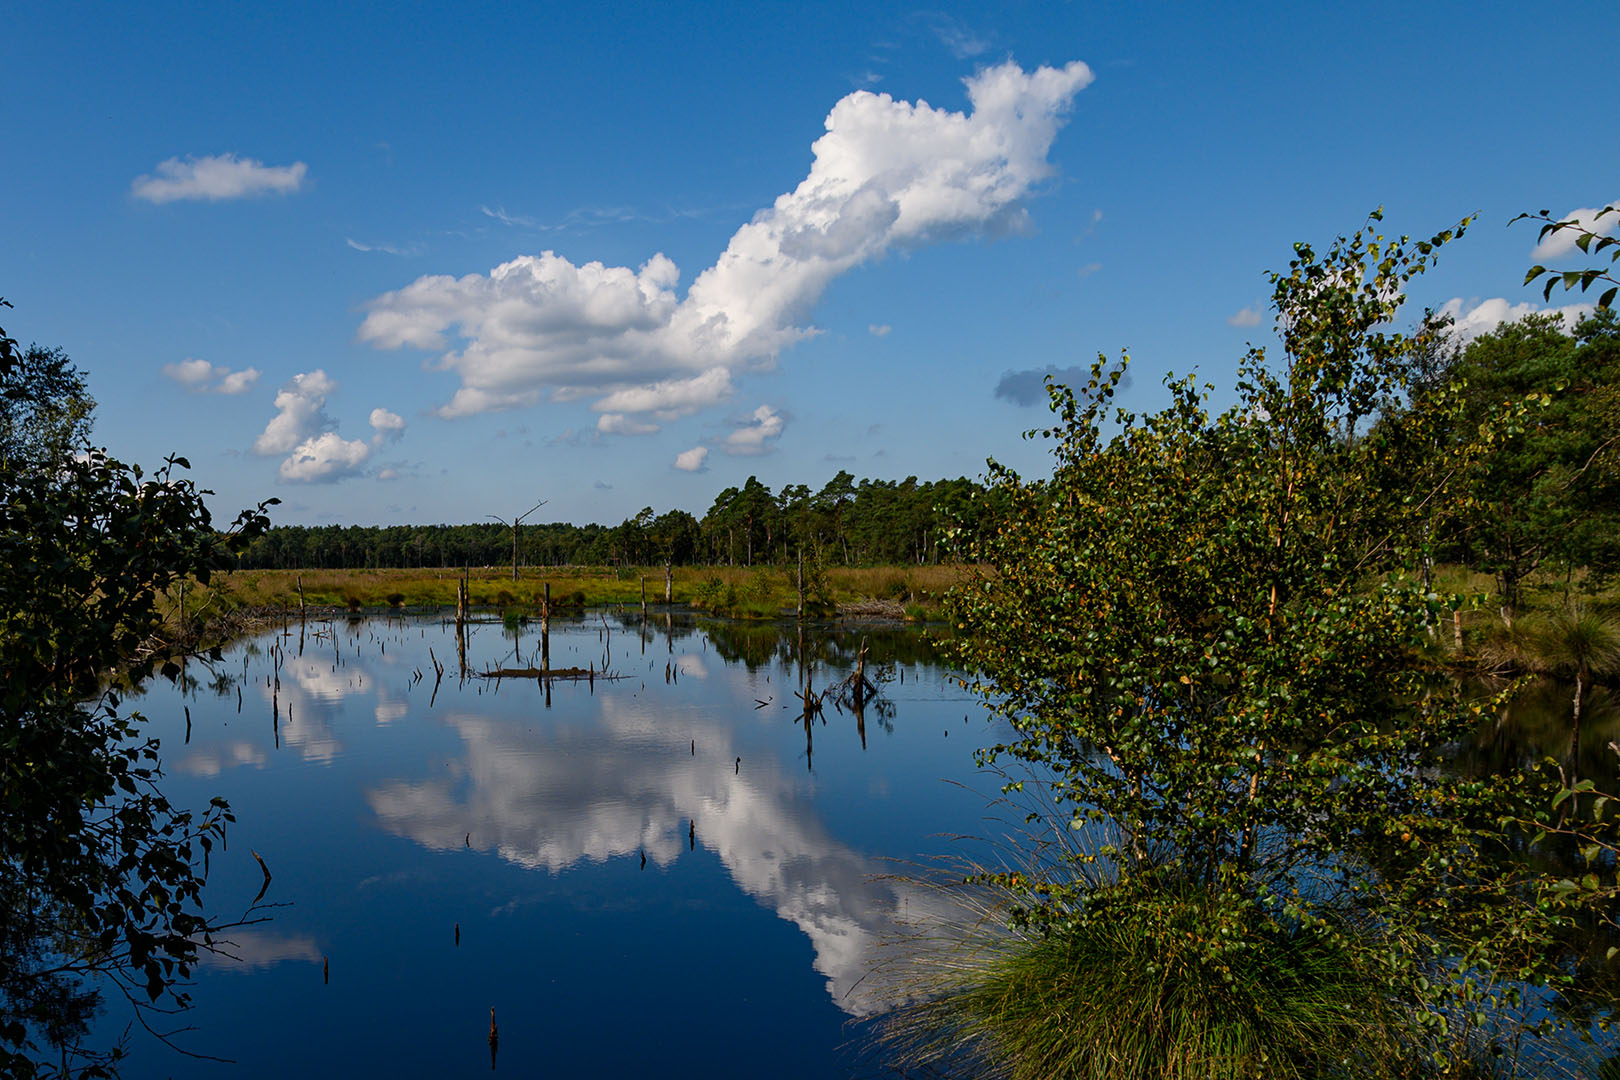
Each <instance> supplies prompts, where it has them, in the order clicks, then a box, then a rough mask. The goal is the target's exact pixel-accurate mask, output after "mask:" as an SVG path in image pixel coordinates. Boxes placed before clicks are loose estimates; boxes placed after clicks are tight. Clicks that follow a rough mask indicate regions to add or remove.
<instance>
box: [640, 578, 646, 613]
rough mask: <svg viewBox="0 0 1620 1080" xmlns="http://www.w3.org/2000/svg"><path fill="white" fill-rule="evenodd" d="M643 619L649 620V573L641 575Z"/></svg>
mask: <svg viewBox="0 0 1620 1080" xmlns="http://www.w3.org/2000/svg"><path fill="white" fill-rule="evenodd" d="M641 621H642V622H644V623H645V622H646V621H647V575H646V574H642V575H641Z"/></svg>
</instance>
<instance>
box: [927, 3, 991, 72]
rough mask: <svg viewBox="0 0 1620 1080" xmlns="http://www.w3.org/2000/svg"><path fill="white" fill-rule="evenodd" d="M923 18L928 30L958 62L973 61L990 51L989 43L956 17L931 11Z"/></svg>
mask: <svg viewBox="0 0 1620 1080" xmlns="http://www.w3.org/2000/svg"><path fill="white" fill-rule="evenodd" d="M921 17H922V19H923V21H924V22H925V23H926V24H927V26H928V29H930V30H932V31H933V32H934V36H935V37H936V38H938V39H939V43H940V44H941V45H943V46H945V48H946V49H948V50H949V51H950V54H951V55H952V56H954V57H956V58H957V59H958V60H971V59H973V58H974V57H975V56H982V55H983V54H984V53H986V52H988V51H989V49H990V42H989V41H987V40H986V39H985V38H984V37H983V36H981V35H979V34H977V33H975V32H973V31H972V30H970V29H968V27H967V25H966V24H965V23H963V22H962V21H961V20H960V19H957V18H955V17H954V16H951V15H947V14H945V13H944V12H942V11H930V12H924V13H923V14H922V16H921Z"/></svg>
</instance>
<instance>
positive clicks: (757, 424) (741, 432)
mask: <svg viewBox="0 0 1620 1080" xmlns="http://www.w3.org/2000/svg"><path fill="white" fill-rule="evenodd" d="M786 426H787V420H786V418H784V417H783V416H782V414H781V413H779V412H777V411H776V410H775V409H773V408H771V407H770V406H769V405H761V406H760V407H759V408H757V409H755V410H754V414H753V415H752V416H751V417H749V419H748V421H747V422H746V423H744V424H743V425H742V426H741V427H739V428H737V430H735V431H733V432H732V433H731V434H730V435H727V436H726V441H725V442H724V443H723V444H722V446H721V449H723V450H725V452H726V453H728V454H731V455H732V456H733V457H756V456H758V455H760V454H768V453H770V452H771V451H772V450H774V449H776V446H775V443H776V440H777V439H778V438H780V437H781V435H782V429H783V428H784V427H786Z"/></svg>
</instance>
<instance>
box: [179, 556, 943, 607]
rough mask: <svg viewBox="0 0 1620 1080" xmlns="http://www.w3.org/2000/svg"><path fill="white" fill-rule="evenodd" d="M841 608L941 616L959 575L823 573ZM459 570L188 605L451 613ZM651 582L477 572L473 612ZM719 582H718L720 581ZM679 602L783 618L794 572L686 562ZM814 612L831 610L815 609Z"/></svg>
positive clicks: (359, 575) (654, 592) (263, 588)
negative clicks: (891, 603) (893, 601)
mask: <svg viewBox="0 0 1620 1080" xmlns="http://www.w3.org/2000/svg"><path fill="white" fill-rule="evenodd" d="M824 573H825V575H826V580H827V586H828V591H829V592H830V593H831V599H832V601H833V604H834V605H835V607H836V606H837V605H840V604H847V603H853V602H856V601H860V600H866V599H873V598H882V599H889V598H894V597H895V596H896V594H897V593H902V594H904V596H906V597H909V598H910V599H911V603H910V605H909V606H908V609H907V614H908V617H910V618H914V619H918V620H927V619H933V618H937V617H939V610H940V609H939V600H940V598H941V597H942V596H944V594H945V592H946V590H948V589H949V588H950V587H951V585H953V584H954V583H955V582H956V581H957V579H958V577H959V576H960V574H961V570H960V568H958V567H953V566H916V567H905V568H893V567H854V568H850V567H843V568H832V569H828V570H826V571H824ZM460 577H461V571H459V570H455V569H421V570H387V569H385V570H240V571H236V572H235V573H232V574H224V575H220V576H218V577H216V578H215V579H214V581H213V584H212V587H211V588H207V589H205V588H203V587H202V586H199V585H196V584H195V583H193V584H192V585H191V586H189V589H190V590H191V592H189V593H188V597H189V598H190V599H188V606H189V607H190V608H191V609H192V610H197V609H198V605H199V603H200V602H201V600H202V599H203V598H205V597H212V600H213V603H214V604H215V605H217V606H218V607H219V608H220V609H230V608H255V609H283V608H291V609H296V608H297V606H298V583H299V580H300V579H302V581H303V588H304V602H305V603H306V604H308V605H310V606H313V607H337V608H351V607H352V606H353V605H354V604H356V603H358V605H359V606H360V607H361V608H366V609H371V608H394V609H399V608H410V609H415V610H420V609H429V610H431V609H438V608H449V607H454V606H455V602H456V582H457V580H459V578H460ZM643 577H645V579H646V583H647V594H646V595H647V603H648V606H649V607H650V608H658V607H660V606H662V604H663V602H664V568H663V567H661V566H653V567H630V568H623V569H615V568H612V567H582V566H567V567H557V568H546V569H539V568H532V567H531V568H523V569H521V570H520V572H519V574H518V580H517V581H516V582H514V581H513V580H512V575H511V570H510V569H505V570H503V569H501V568H499V567H488V568H476V569H473V570H471V571H470V572H469V573H468V575H467V585H468V590H469V593H470V598H471V601H472V603H473V605H474V606H475V607H507V606H510V605H512V604H514V603H519V604H524V605H526V606H528V607H529V608H531V609H533V610H538V609H539V605H540V597H541V592H542V588H543V586H544V585H546V584H549V585H550V586H551V602H552V606H553V607H557V608H569V607H599V606H603V605H615V604H618V605H639V604H640V603H641V595H642V594H641V582H642V579H643ZM714 583H718V584H717V585H716V584H714ZM673 598H674V602H675V603H677V604H689V605H692V606H696V607H702V608H705V609H707V610H710V611H713V612H714V613H716V614H722V613H723V614H729V615H733V616H735V617H740V618H776V617H778V616H780V615H782V614H783V613H784V612H785V613H788V614H791V613H792V612H793V611H794V609H795V608H796V606H797V600H798V590H797V582H796V579H795V573H794V570H793V569H792V568H787V567H764V566H761V567H753V568H748V567H740V566H680V567H676V568H675V569H674V572H673ZM811 613H812V614H831V613H832V612H828V611H825V610H819V609H813V610H812V612H811Z"/></svg>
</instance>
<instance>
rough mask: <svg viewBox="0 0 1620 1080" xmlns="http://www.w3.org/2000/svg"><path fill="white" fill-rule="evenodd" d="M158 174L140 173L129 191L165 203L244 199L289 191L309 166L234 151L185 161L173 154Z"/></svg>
mask: <svg viewBox="0 0 1620 1080" xmlns="http://www.w3.org/2000/svg"><path fill="white" fill-rule="evenodd" d="M156 171H157V175H156V176H145V175H142V176H137V177H136V178H135V180H134V182H133V183H132V184H131V185H130V193H131V194H132V195H134V196H135V198H137V199H145V200H146V201H147V202H154V203H166V202H175V201H176V200H179V199H207V200H209V201H210V202H217V201H219V200H221V199H241V198H246V197H248V196H250V195H270V194H274V195H288V194H291V193H292V192H295V191H297V190H298V189H299V188H300V187H302V186H303V184H304V176H305V174H306V173H308V171H309V166H307V165H305V164H304V163H303V162H302V161H295V162H293V163H292V164H291V165H266V164H265V163H264V162H262V161H257V160H255V159H254V158H245V157H237V156H236V155H235V154H218V155H213V156H205V157H194V156H188V157H187V158H186V159H185V160H184V161H182V160H181V159H180V158H170V159H169V160H167V161H162V162H159V163H158V167H157V170H156Z"/></svg>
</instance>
